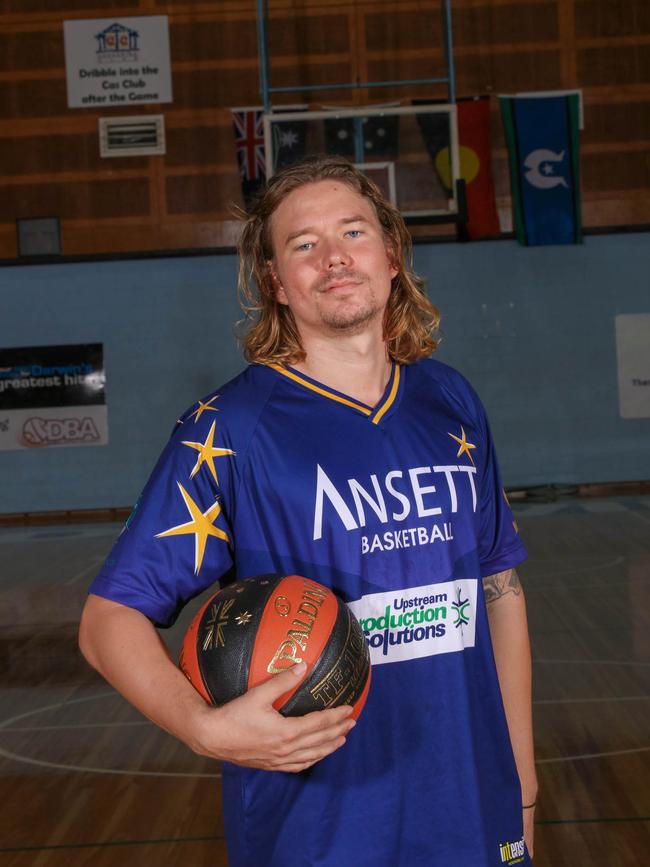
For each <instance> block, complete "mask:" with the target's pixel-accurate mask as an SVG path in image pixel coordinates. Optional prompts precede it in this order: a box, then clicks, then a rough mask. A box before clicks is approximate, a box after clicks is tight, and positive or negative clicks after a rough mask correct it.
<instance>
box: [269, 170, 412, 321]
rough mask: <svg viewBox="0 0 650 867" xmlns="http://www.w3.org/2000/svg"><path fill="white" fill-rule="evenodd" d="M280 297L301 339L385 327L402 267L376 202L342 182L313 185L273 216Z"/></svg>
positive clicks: (274, 264) (274, 265)
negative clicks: (392, 255)
mask: <svg viewBox="0 0 650 867" xmlns="http://www.w3.org/2000/svg"><path fill="white" fill-rule="evenodd" d="M271 240H272V244H273V251H274V258H273V261H272V262H271V263H270V267H271V269H272V272H273V275H274V283H275V289H276V298H277V300H278V301H279V302H280V304H288V305H289V307H290V308H291V311H292V313H293V315H294V318H295V320H296V325H297V326H298V330H299V332H300V335H301V337H303V338H304V337H305V336H309V335H310V334H321V335H323V334H327V335H336V334H356V333H361V332H363V331H364V330H366V328H367V327H368V326H369V325H370V324H375V325H376V323H377V322H379V323H381V322H382V321H383V320H382V317H383V311H384V308H385V306H386V302H387V300H388V296H389V294H390V285H391V280H392V278H393V277H394V276H395V275H396V274H397V269H396V268H395V267H394V265H393V264H392V260H391V258H390V256H389V252H388V250H387V246H386V239H385V236H384V233H383V232H382V229H381V226H380V224H379V220H378V219H377V214H376V212H375V209H374V206H373V204H372V202H370V201H369V200H368V199H366V198H365V197H364V196H362V195H360V194H359V193H358V192H357V191H356V190H354V189H352V187H350V186H348V185H347V184H345V183H343V182H341V181H334V180H325V181H317V182H316V183H311V184H305V185H304V186H302V187H298V189H296V190H294V191H293V192H292V193H290V194H289V195H288V196H287V197H286V199H284V201H283V202H282V203H281V204H280V205H279V206H278V208H276V210H275V212H274V213H273V216H272V218H271Z"/></svg>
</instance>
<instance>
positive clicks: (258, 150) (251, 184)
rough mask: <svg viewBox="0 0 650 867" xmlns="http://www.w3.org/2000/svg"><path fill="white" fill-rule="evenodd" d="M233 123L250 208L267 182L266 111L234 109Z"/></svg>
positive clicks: (246, 203) (246, 201)
mask: <svg viewBox="0 0 650 867" xmlns="http://www.w3.org/2000/svg"><path fill="white" fill-rule="evenodd" d="M232 123H233V129H234V132H235V144H236V146H237V160H238V162H239V172H240V174H241V186H242V194H243V197H244V203H245V205H246V207H247V208H248V206H249V205H250V203H251V201H252V200H253V199H254V198H255V196H256V194H257V193H258V192H259V190H260V189H261V188H262V186H263V185H264V182H265V180H266V163H265V157H264V110H263V109H261V108H233V109H232Z"/></svg>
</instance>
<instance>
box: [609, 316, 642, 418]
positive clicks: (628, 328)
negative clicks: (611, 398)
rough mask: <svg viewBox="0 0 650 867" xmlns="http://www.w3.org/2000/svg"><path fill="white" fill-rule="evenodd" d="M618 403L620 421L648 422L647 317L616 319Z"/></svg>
mask: <svg viewBox="0 0 650 867" xmlns="http://www.w3.org/2000/svg"><path fill="white" fill-rule="evenodd" d="M616 356H617V359H618V399H619V406H620V413H621V417H622V418H650V313H625V314H621V315H620V316H617V317H616Z"/></svg>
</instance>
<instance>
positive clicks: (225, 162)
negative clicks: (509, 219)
mask: <svg viewBox="0 0 650 867" xmlns="http://www.w3.org/2000/svg"><path fill="white" fill-rule="evenodd" d="M269 5H270V18H269V21H268V45H269V51H270V55H271V82H272V84H274V85H277V86H289V85H295V84H305V85H308V84H309V85H317V84H319V85H320V84H325V85H327V84H335V83H339V82H345V81H352V80H360V81H364V80H366V79H375V80H386V79H390V78H425V77H432V76H433V77H435V76H440V75H442V74H443V72H444V66H443V62H444V61H443V39H442V24H441V18H440V0H372V2H370V0H363V2H362V0H349V2H344V0H270V2H269ZM150 14H168V15H169V23H170V41H171V54H172V74H173V82H172V86H173V97H174V99H173V102H172V103H169V104H166V105H147V104H144V105H128V106H120V108H119V109H104V110H103V111H101V112H100V111H98V110H96V109H92V108H89V109H73V110H70V109H68V108H67V100H66V84H65V69H64V54H63V21H64V20H66V19H69V18H75V17H77V18H89V17H90V18H92V17H96V18H100V17H101V18H107V17H111V16H113V15H115V16H117V15H121V16H129V15H150ZM453 19H454V38H455V46H456V70H457V82H458V93H459V95H460V96H470V95H474V94H477V93H485V92H487V93H492V94H495V95H496V94H498V93H512V92H516V91H522V90H547V89H551V90H552V89H561V88H572V87H577V86H578V87H582V88H583V92H584V101H585V122H586V128H585V130H584V134H583V138H582V163H583V189H584V201H583V211H584V214H585V224H586V225H587V226H590V225H593V226H602V225H608V224H611V223H612V222H613V223H626V222H627V223H634V222H646V223H647V222H650V197H649V196H648V189H650V166H649V161H648V157H647V154H648V153H649V152H650V38H649V36H650V0H453ZM444 96H445V89H444V87H442V86H421V87H418V88H406V87H391V88H382V89H379V88H378V89H365V90H364V89H360V90H344V91H341V90H335V89H334V88H331V89H327V90H324V91H320V92H313V91H309V90H301V91H298V92H295V93H289V94H282V95H281V96H280V95H278V96H276V97H275V99H274V103H275V104H276V105H278V106H281V105H284V104H288V103H296V102H305V103H309V104H310V105H311V107H317V106H318V105H319V104H322V103H325V104H329V105H332V104H339V105H363V104H366V103H367V102H381V101H386V100H396V99H397V100H409V99H410V98H413V97H426V98H438V99H440V98H444ZM259 103H260V94H259V69H258V62H257V31H256V22H255V3H254V2H253V0H219V3H216V2H213V0H4V3H3V4H1V5H0V187H2V194H1V195H0V257H2V256H4V257H11V256H14V255H15V253H16V250H15V226H14V221H15V218H16V217H18V216H30V215H31V216H38V215H45V214H58V215H59V216H60V217H61V219H62V231H63V238H64V249H65V251H66V252H67V253H87V252H91V253H92V252H115V251H119V250H133V249H138V248H140V249H163V248H168V247H179V248H181V247H183V248H184V247H187V246H202V245H214V244H217V243H232V239H233V237H234V235H233V232H234V229H233V226H234V223H233V222H232V221H231V220H230V218H229V209H230V206H231V203H235V204H240V203H241V191H240V182H239V173H238V167H237V161H236V152H235V146H234V140H233V134H232V121H231V115H230V108H231V107H232V106H245V105H249V106H252V105H259ZM158 113H162V114H164V115H165V123H166V135H167V154H166V155H164V156H161V157H151V158H143V157H139V158H123V159H116V158H113V159H107V160H104V159H101V158H100V157H99V154H98V150H99V146H98V138H97V120H98V117H100V116H101V115H102V114H103V115H106V116H115V115H118V114H145V115H146V114H158ZM492 121H493V153H494V173H495V183H496V189H497V198H498V204H499V207H500V210H501V213H502V215H506V214H507V213H508V212H509V179H508V170H507V154H506V151H505V144H504V141H503V134H502V130H501V121H500V117H499V113H498V105H497V102H496V99H495V100H493V103H492ZM401 147H402V149H403V151H404V153H405V154H406V153H411V151H412V156H413V155H414V154H416V152H417V147H415V148H410V144H409V142H408V141H407V138H406V137H403V140H402V142H401ZM413 158H415V157H414V156H413ZM448 230H449V227H443V228H441V230H440V231H448Z"/></svg>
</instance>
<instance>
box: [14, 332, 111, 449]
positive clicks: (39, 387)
mask: <svg viewBox="0 0 650 867" xmlns="http://www.w3.org/2000/svg"><path fill="white" fill-rule="evenodd" d="M105 385H106V374H105V371H104V353H103V346H102V344H101V343H81V344H71V345H68V346H27V347H19V348H15V349H0V451H7V450H9V449H35V448H50V447H52V446H99V445H106V443H107V442H108V421H107V414H106V393H105Z"/></svg>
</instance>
